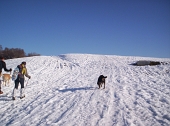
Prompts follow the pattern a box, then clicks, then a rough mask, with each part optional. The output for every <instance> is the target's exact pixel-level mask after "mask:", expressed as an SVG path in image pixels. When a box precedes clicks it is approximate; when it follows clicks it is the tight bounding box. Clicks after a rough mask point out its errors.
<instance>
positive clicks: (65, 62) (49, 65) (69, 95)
mask: <svg viewBox="0 0 170 126" xmlns="http://www.w3.org/2000/svg"><path fill="white" fill-rule="evenodd" d="M138 60H153V61H161V62H170V59H163V58H146V57H125V56H108V55H91V54H67V55H59V56H37V57H27V58H19V59H12V60H6V63H7V68H12V69H14V68H15V67H16V66H17V65H18V64H20V63H21V62H22V61H26V62H27V69H28V72H29V74H30V75H31V79H30V80H28V79H27V78H26V80H25V85H26V87H25V94H26V97H25V98H24V99H23V100H20V99H19V95H20V94H19V93H20V91H19V90H18V92H17V99H16V100H15V101H12V100H11V99H12V98H11V94H12V90H13V88H14V82H13V81H11V82H10V85H9V86H4V85H2V91H3V92H4V94H2V95H0V125H1V126H169V125H170V64H166V65H157V66H133V65H130V64H132V63H134V62H136V61H138ZM3 73H5V72H3ZM101 74H103V75H105V76H107V79H106V88H105V89H97V84H96V82H97V79H98V76H99V75H101Z"/></svg>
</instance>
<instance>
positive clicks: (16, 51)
mask: <svg viewBox="0 0 170 126" xmlns="http://www.w3.org/2000/svg"><path fill="white" fill-rule="evenodd" d="M0 56H3V57H4V58H5V59H14V58H22V57H31V56H40V54H38V53H35V52H33V53H28V54H26V53H25V51H24V49H20V48H7V47H5V49H3V48H2V45H0Z"/></svg>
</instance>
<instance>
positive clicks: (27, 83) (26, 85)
mask: <svg viewBox="0 0 170 126" xmlns="http://www.w3.org/2000/svg"><path fill="white" fill-rule="evenodd" d="M28 81H29V79H28ZM28 81H27V83H26V85H25V87H26V86H27V84H28Z"/></svg>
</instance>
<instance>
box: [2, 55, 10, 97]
mask: <svg viewBox="0 0 170 126" xmlns="http://www.w3.org/2000/svg"><path fill="white" fill-rule="evenodd" d="M2 69H4V70H5V71H6V72H11V71H12V69H11V68H10V69H7V68H6V63H5V62H4V57H2V56H0V94H3V92H2V90H1V83H2Z"/></svg>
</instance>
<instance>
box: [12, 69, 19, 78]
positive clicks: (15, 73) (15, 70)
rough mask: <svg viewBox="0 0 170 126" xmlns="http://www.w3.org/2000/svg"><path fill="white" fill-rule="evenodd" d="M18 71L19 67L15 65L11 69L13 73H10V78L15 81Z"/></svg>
mask: <svg viewBox="0 0 170 126" xmlns="http://www.w3.org/2000/svg"><path fill="white" fill-rule="evenodd" d="M18 73H19V68H18V67H16V68H15V69H14V71H13V74H12V80H13V81H15V80H16V79H17V77H18Z"/></svg>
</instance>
